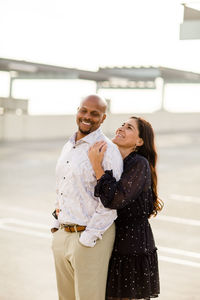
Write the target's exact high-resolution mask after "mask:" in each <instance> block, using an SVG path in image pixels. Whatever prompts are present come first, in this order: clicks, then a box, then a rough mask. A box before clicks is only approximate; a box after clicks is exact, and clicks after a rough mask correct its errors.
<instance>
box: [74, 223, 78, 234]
mask: <svg viewBox="0 0 200 300" xmlns="http://www.w3.org/2000/svg"><path fill="white" fill-rule="evenodd" d="M74 231H75V232H76V233H77V232H78V231H77V225H74Z"/></svg>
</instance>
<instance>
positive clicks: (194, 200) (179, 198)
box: [169, 194, 200, 204]
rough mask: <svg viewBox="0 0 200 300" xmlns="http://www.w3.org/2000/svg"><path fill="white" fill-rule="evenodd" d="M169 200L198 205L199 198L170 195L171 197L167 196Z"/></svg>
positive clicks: (199, 202)
mask: <svg viewBox="0 0 200 300" xmlns="http://www.w3.org/2000/svg"><path fill="white" fill-rule="evenodd" d="M169 199H171V200H176V201H181V202H189V203H196V204H200V197H195V196H185V195H178V194H171V195H169Z"/></svg>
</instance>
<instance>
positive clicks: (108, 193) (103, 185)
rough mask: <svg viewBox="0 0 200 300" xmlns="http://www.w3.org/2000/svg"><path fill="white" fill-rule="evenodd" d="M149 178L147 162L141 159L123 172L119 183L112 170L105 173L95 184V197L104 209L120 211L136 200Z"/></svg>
mask: <svg viewBox="0 0 200 300" xmlns="http://www.w3.org/2000/svg"><path fill="white" fill-rule="evenodd" d="M149 176H150V169H149V165H148V162H147V161H145V160H143V159H141V160H138V161H136V162H135V163H134V164H133V166H132V167H129V170H128V171H127V170H124V172H123V173H122V176H121V178H120V180H119V181H116V179H115V178H114V177H113V174H112V170H110V171H105V173H104V175H103V176H102V177H101V178H100V179H99V180H98V182H97V185H96V187H95V196H96V197H100V199H101V202H102V203H103V205H104V206H105V207H107V208H112V209H121V208H123V207H125V206H127V205H128V204H130V203H132V202H133V201H135V200H136V199H137V198H138V196H139V195H140V194H141V193H142V191H143V190H144V187H145V183H146V180H147V178H148V179H149ZM148 181H149V180H148ZM149 182H150V181H149Z"/></svg>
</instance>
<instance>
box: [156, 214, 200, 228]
mask: <svg viewBox="0 0 200 300" xmlns="http://www.w3.org/2000/svg"><path fill="white" fill-rule="evenodd" d="M156 219H158V220H160V221H166V222H171V223H177V224H184V225H191V226H200V221H199V220H194V219H184V218H178V217H170V216H165V215H159V216H157V217H156Z"/></svg>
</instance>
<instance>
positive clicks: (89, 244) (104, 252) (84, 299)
mask: <svg viewBox="0 0 200 300" xmlns="http://www.w3.org/2000/svg"><path fill="white" fill-rule="evenodd" d="M105 112H106V102H105V101H104V100H103V99H102V98H100V97H99V96H97V95H90V96H88V97H86V98H85V99H84V100H83V101H82V102H81V103H80V106H79V108H78V112H77V116H76V121H77V125H78V131H77V132H76V133H75V134H74V135H73V136H72V137H71V138H70V139H69V141H68V142H67V143H66V144H65V145H64V147H63V149H62V152H61V155H60V157H59V159H58V162H57V166H56V192H57V198H56V204H55V212H54V216H55V218H56V219H55V220H54V225H53V228H52V229H51V231H52V233H53V241H52V249H53V254H54V260H55V269H56V277H57V287H58V295H59V300H105V299H106V300H135V299H150V298H155V297H158V294H159V274H158V261H157V252H156V250H157V249H156V247H155V243H154V238H153V234H152V231H151V227H150V224H149V221H148V219H149V218H150V217H151V216H155V215H156V214H157V212H158V211H159V210H161V208H162V203H161V202H160V200H159V198H158V195H157V174H156V158H157V154H156V150H155V145H154V132H153V129H152V127H151V125H150V124H149V123H148V122H147V121H145V120H144V119H141V118H137V117H130V119H128V120H127V121H125V122H124V123H123V124H122V125H121V126H120V127H119V128H118V129H117V131H116V135H115V137H114V138H113V140H112V142H111V141H110V140H109V139H108V138H107V137H106V136H105V135H104V134H103V133H102V131H101V128H100V126H101V124H102V123H103V121H104V120H105V118H106V114H105Z"/></svg>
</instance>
